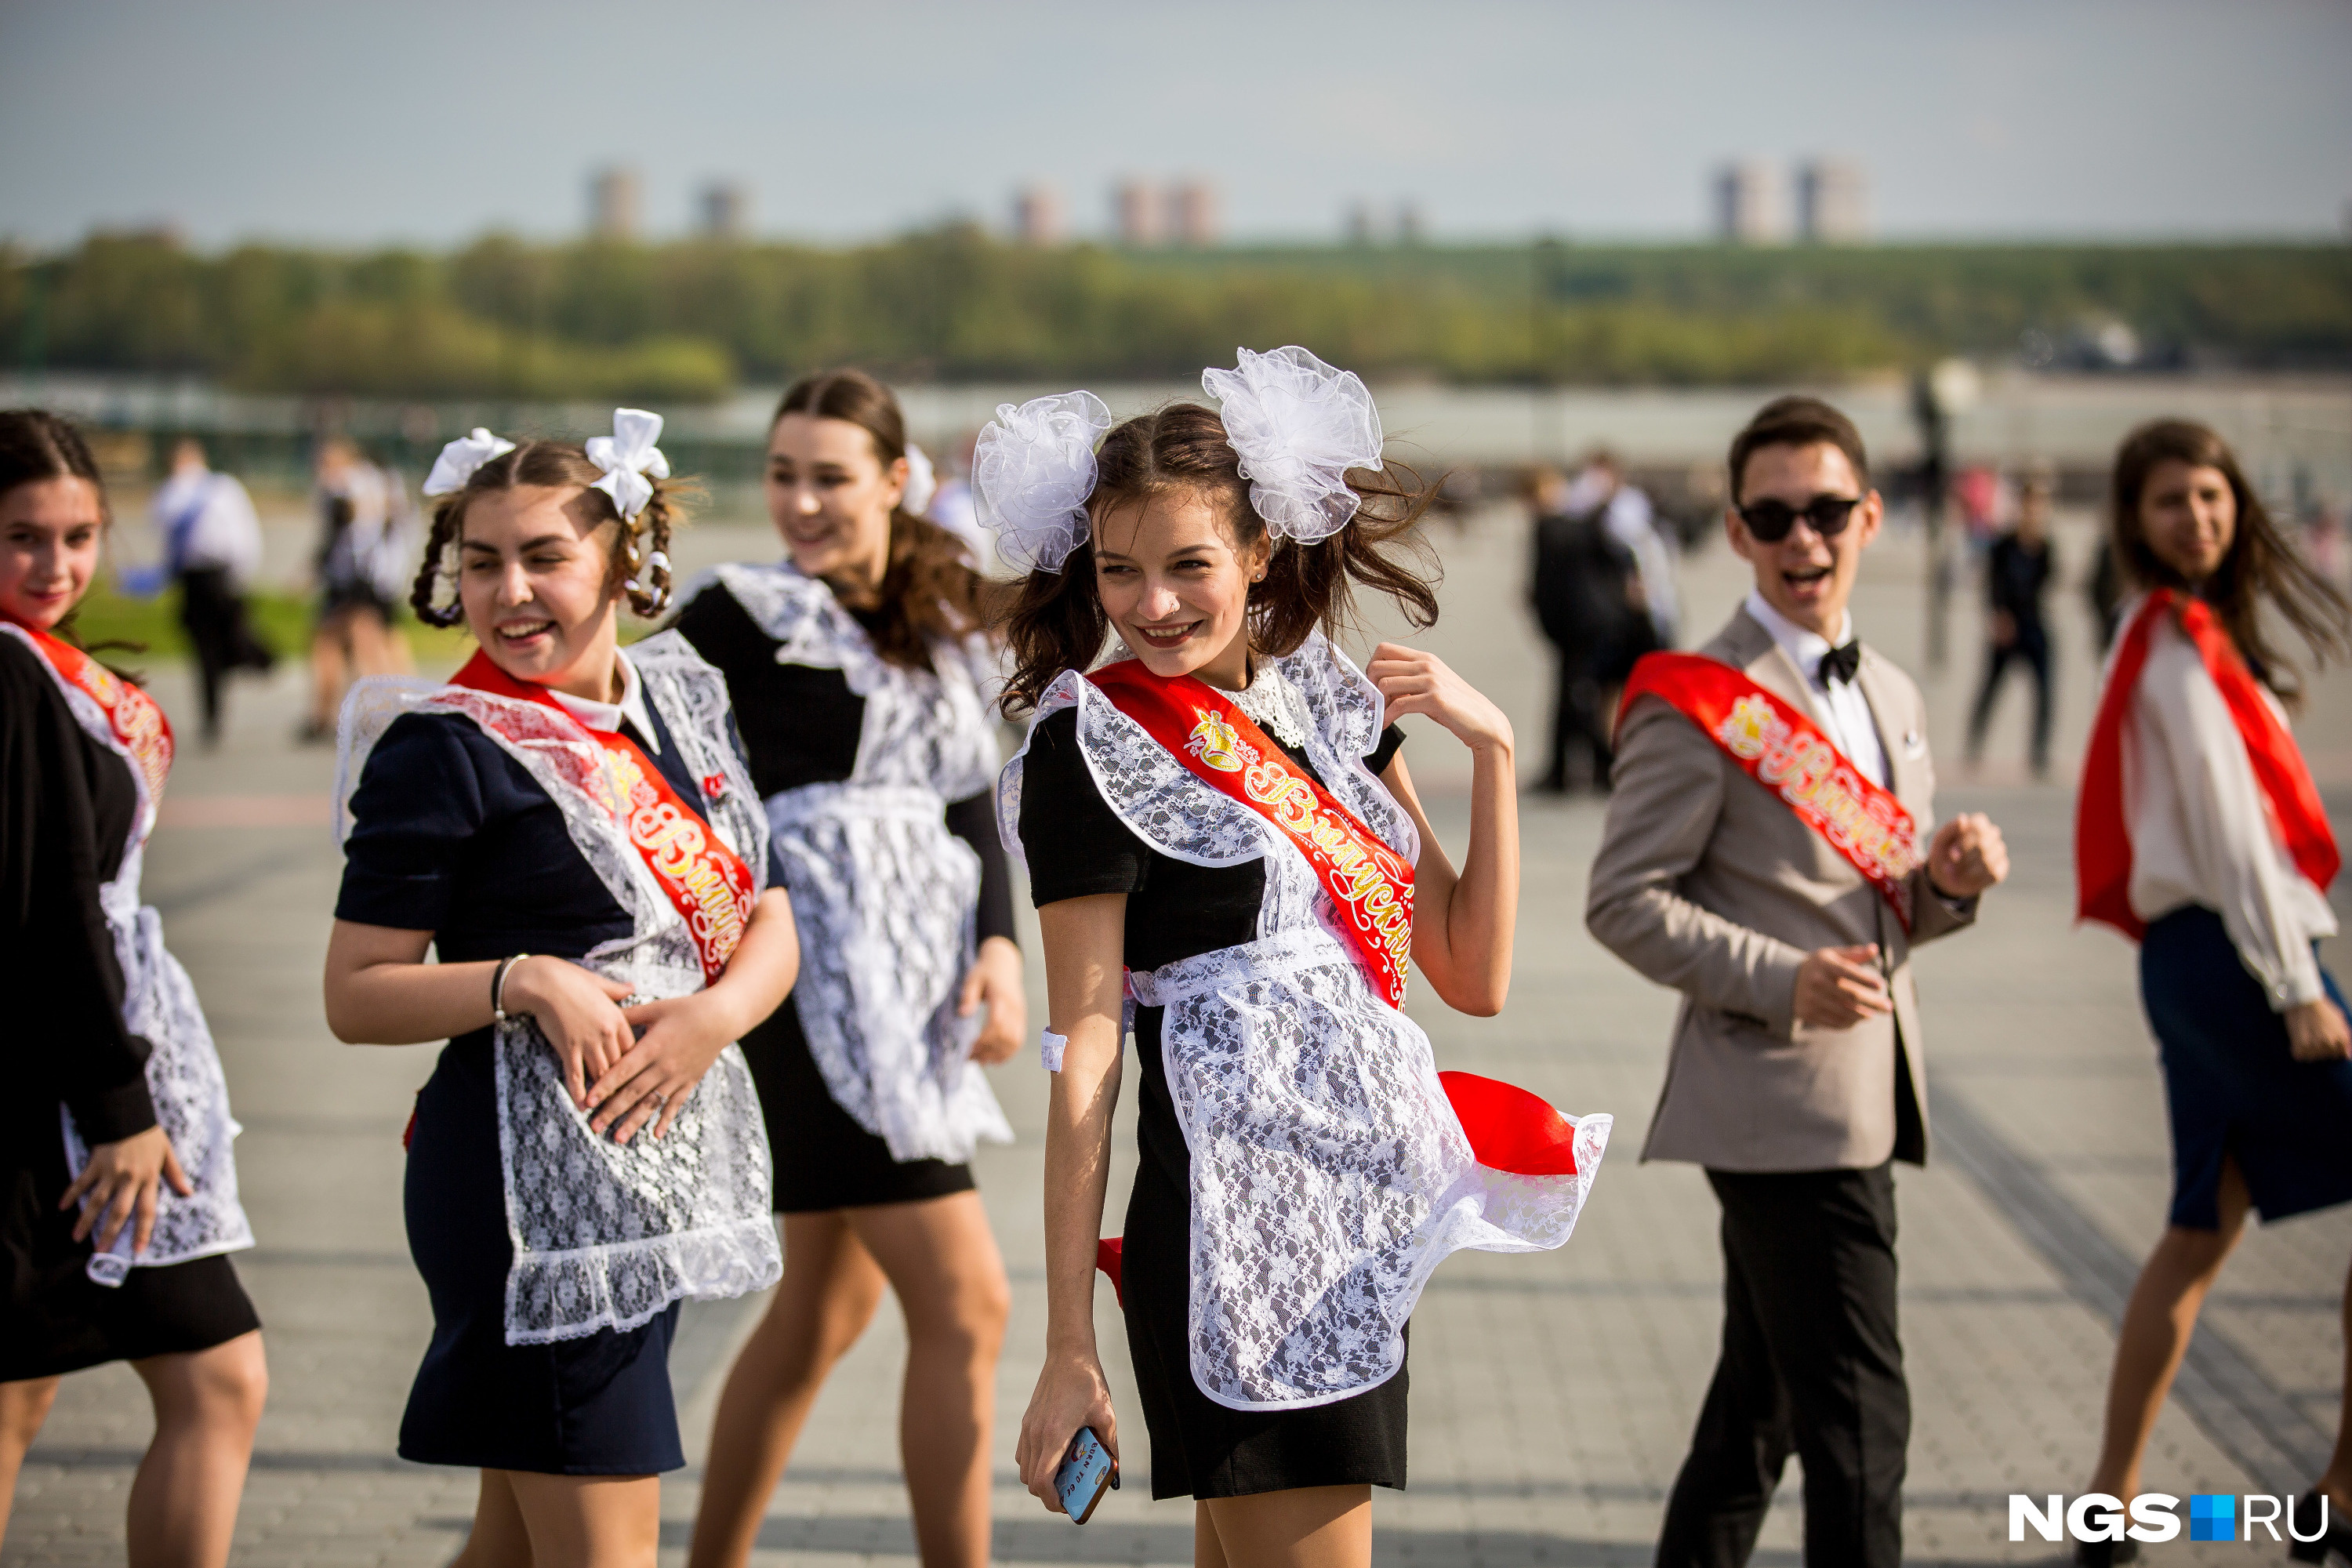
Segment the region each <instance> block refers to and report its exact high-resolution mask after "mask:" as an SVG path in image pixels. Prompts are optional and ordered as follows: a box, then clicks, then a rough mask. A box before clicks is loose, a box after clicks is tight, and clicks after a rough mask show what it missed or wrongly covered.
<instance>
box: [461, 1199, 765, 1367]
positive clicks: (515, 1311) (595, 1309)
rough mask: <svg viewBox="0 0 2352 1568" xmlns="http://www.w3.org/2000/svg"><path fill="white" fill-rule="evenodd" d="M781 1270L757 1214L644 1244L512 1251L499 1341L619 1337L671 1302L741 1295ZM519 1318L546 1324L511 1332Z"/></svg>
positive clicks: (762, 1286) (516, 1342) (524, 1342)
mask: <svg viewBox="0 0 2352 1568" xmlns="http://www.w3.org/2000/svg"><path fill="white" fill-rule="evenodd" d="M783 1271H784V1258H783V1248H782V1246H781V1245H780V1244H779V1243H778V1241H777V1239H776V1227H775V1223H774V1221H773V1220H772V1219H770V1218H768V1217H767V1216H764V1215H762V1216H761V1217H759V1218H756V1219H754V1218H748V1217H747V1218H744V1219H739V1220H733V1221H730V1222H729V1223H728V1224H726V1225H723V1226H708V1227H705V1228H703V1229H700V1230H688V1231H677V1232H673V1233H672V1234H670V1235H668V1236H664V1237H653V1238H651V1239H648V1240H645V1241H634V1242H609V1243H602V1244H599V1245H597V1246H593V1247H576V1248H572V1249H569V1250H564V1251H557V1252H540V1253H530V1254H524V1253H522V1252H520V1251H518V1252H517V1253H516V1256H515V1260H514V1263H513V1265H512V1267H510V1268H509V1269H508V1271H507V1324H506V1342H507V1343H509V1344H510V1345H530V1344H551V1343H553V1342H556V1341H558V1340H574V1339H583V1338H585V1337H586V1336H588V1335H590V1334H593V1333H595V1332H597V1331H599V1330H603V1329H611V1330H612V1331H614V1332H615V1333H626V1332H628V1331H630V1330H631V1329H635V1328H642V1327H643V1326H644V1325H646V1323H649V1322H651V1321H653V1320H654V1319H655V1318H656V1317H657V1316H659V1315H660V1314H661V1313H662V1312H664V1311H666V1310H668V1307H669V1304H670V1303H671V1302H672V1301H676V1300H697V1301H710V1300H724V1299H727V1298H730V1297H735V1296H748V1295H750V1294H751V1293H752V1292H753V1291H755V1290H764V1289H767V1288H768V1287H769V1286H771V1285H772V1284H774V1283H775V1282H776V1281H777V1280H778V1279H782V1277H783ZM567 1307H568V1308H570V1309H571V1310H563V1309H565V1308H567ZM523 1319H545V1320H550V1321H544V1322H543V1323H536V1324H534V1326H532V1327H530V1328H518V1327H517V1326H516V1324H517V1322H518V1321H519V1320H523Z"/></svg>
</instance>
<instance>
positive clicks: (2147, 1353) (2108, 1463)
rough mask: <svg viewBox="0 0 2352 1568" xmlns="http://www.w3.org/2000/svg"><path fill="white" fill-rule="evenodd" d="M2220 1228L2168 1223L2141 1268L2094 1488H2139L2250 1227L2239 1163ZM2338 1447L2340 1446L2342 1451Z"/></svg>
mask: <svg viewBox="0 0 2352 1568" xmlns="http://www.w3.org/2000/svg"><path fill="white" fill-rule="evenodd" d="M2219 1207H2220V1210H2221V1228H2220V1229H2219V1230H2187V1229H2184V1228H2182V1227H2181V1226H2169V1227H2168V1228H2167V1229H2166V1231H2165V1233H2164V1236H2163V1237H2162V1239H2160V1240H2159V1241H2158V1242H2157V1244H2156V1250H2155V1251H2154V1252H2153V1253H2150V1254H2149V1255H2148V1259H2147V1265H2146V1266H2145V1267H2144V1268H2141V1269H2140V1274H2139V1283H2138V1284H2137V1285H2135V1286H2133V1287H2132V1295H2131V1302H2130V1304H2129V1305H2127V1306H2126V1307H2125V1308H2124V1321H2123V1328H2122V1329H2121V1331H2119V1332H2118V1333H2117V1334H2116V1367H2115V1372H2114V1373H2113V1375H2112V1377H2111V1378H2110V1380H2109V1382H2108V1384H2107V1425H2106V1436H2105V1439H2104V1441H2102V1442H2101V1444H2100V1446H2099V1465H2098V1468H2097V1469H2096V1470H2095V1471H2093V1472H2092V1475H2091V1489H2092V1490H2094V1491H2102V1492H2105V1493H2107V1494H2108V1495H2110V1496H2112V1497H2120V1498H2127V1497H2131V1496H2133V1495H2134V1494H2136V1493H2137V1491H2138V1490H2139V1462H2140V1457H2141V1456H2142V1455H2143V1454H2145V1453H2146V1452H2147V1437H2148V1434H2149V1433H2150V1432H2152V1431H2154V1430H2155V1429H2156V1417H2157V1415H2158V1413H2159V1412H2160V1411H2162V1410H2163V1408H2164V1396H2165V1395H2166V1394H2168V1393H2169V1392H2170V1391H2171V1388H2172V1379H2173V1375H2174V1374H2175V1373H2178V1372H2179V1370H2180V1358H2181V1357H2182V1356H2184V1355H2186V1354H2187V1353H2188V1352H2189V1335H2190V1334H2191V1333H2192V1332H2194V1331H2196V1328H2197V1313H2198V1310H2199V1309H2200V1308H2201V1307H2203V1306H2204V1304H2205V1293H2206V1292H2207V1291H2209V1290H2210V1289H2212V1288H2213V1281H2214V1279H2216V1278H2218V1277H2219V1276H2220V1274H2221V1265H2222V1263H2223V1262H2224V1261H2225V1260H2226V1259H2227V1258H2229V1256H2230V1252H2231V1248H2233V1247H2236V1246H2237V1245H2238V1237H2240V1236H2241V1235H2242V1234H2244V1231H2245V1228H2246V1182H2245V1178H2244V1177H2243V1176H2242V1175H2240V1174H2239V1173H2238V1163H2237V1162H2236V1161H2234V1160H2230V1161H2226V1162H2224V1163H2223V1164H2222V1166H2221V1196H2220V1202H2219ZM2339 1452H2340V1450H2339Z"/></svg>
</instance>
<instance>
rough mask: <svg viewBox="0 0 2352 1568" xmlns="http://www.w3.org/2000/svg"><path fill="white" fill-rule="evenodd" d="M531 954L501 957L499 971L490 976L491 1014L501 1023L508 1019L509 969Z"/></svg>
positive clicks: (523, 953)
mask: <svg viewBox="0 0 2352 1568" xmlns="http://www.w3.org/2000/svg"><path fill="white" fill-rule="evenodd" d="M529 957H530V954H529V953H527V952H518V953H516V954H514V955H513V956H512V957H509V958H501V959H499V967H498V972H497V973H494V974H492V975H491V976H490V1016H491V1017H492V1018H494V1019H496V1020H497V1021H498V1022H499V1023H501V1024H503V1023H505V1022H506V1021H507V971H508V970H509V969H512V968H513V967H514V966H515V965H516V964H518V963H521V962H522V961H523V960H524V959H526V958H529Z"/></svg>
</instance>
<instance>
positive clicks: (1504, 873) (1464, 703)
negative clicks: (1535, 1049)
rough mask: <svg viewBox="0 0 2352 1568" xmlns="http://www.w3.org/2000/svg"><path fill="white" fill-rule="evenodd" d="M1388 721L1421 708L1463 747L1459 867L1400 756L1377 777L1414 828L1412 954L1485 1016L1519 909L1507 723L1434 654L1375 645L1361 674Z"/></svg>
mask: <svg viewBox="0 0 2352 1568" xmlns="http://www.w3.org/2000/svg"><path fill="white" fill-rule="evenodd" d="M1365 673H1367V674H1368V675H1370V677H1371V679H1372V682H1373V684H1374V685H1376V686H1378V687H1379V688H1380V690H1381V697H1382V698H1384V699H1385V700H1387V703H1388V718H1389V719H1390V720H1391V721H1395V720H1396V719H1398V718H1400V717H1402V715H1404V714H1407V713H1423V714H1426V715H1428V716H1429V717H1430V718H1432V719H1434V720H1436V721H1438V722H1439V723H1440V724H1443V725H1444V726H1445V728H1446V729H1447V730H1449V731H1452V732H1453V733H1454V736H1455V738H1456V739H1458V740H1460V741H1461V742H1462V743H1463V744H1464V745H1465V746H1467V747H1469V748H1470V758H1471V763H1470V770H1471V771H1470V850H1469V854H1468V856H1467V858H1466V859H1465V862H1464V865H1463V868H1462V870H1461V871H1460V872H1459V873H1456V872H1455V870H1454V863H1453V862H1452V861H1451V860H1449V859H1448V858H1446V855H1445V849H1444V846H1442V845H1441V844H1439V843H1438V841H1437V834H1436V832H1435V831H1434V830H1433V829H1432V828H1431V826H1430V825H1429V816H1428V814H1427V813H1425V812H1423V810H1422V807H1421V797H1420V796H1419V795H1416V794H1415V793H1414V792H1413V787H1412V775H1411V774H1410V773H1408V772H1407V771H1406V769H1405V765H1404V758H1403V757H1402V755H1399V756H1397V757H1396V758H1394V759H1393V760H1391V762H1390V763H1389V766H1388V771H1387V772H1385V773H1382V774H1381V782H1382V783H1383V784H1387V785H1388V787H1389V793H1390V794H1391V795H1394V796H1396V798H1397V804H1399V805H1402V806H1403V807H1404V808H1405V811H1406V812H1407V814H1409V815H1410V816H1412V825H1413V826H1414V827H1415V828H1417V829H1419V830H1420V833H1421V860H1420V863H1419V864H1417V865H1416V866H1414V867H1413V869H1412V961H1413V963H1415V964H1416V965H1417V966H1419V968H1420V970H1421V972H1422V973H1423V975H1425V976H1427V977H1428V980H1429V984H1430V986H1431V988H1432V989H1433V990H1434V991H1435V992H1436V993H1437V994H1438V995H1439V996H1440V997H1442V998H1444V1002H1445V1005H1447V1006H1449V1007H1452V1008H1454V1009H1455V1010H1456V1011H1457V1012H1463V1013H1469V1014H1474V1015H1475V1016H1479V1017H1491V1016H1494V1015H1495V1014H1496V1013H1499V1012H1501V1011H1502V1010H1503V1001H1504V998H1505V997H1506V996H1507V995H1508V994H1509V993H1510V989H1511V938H1512V933H1513V931H1514V930H1515V928H1516V927H1517V923H1518V911H1519V795H1518V780H1517V777H1516V776H1515V775H1514V773H1513V767H1514V761H1513V740H1512V735H1511V721H1509V720H1508V719H1507V718H1505V717H1504V716H1503V710H1501V709H1499V708H1497V707H1496V706H1495V704H1494V703H1493V702H1491V701H1489V700H1487V699H1486V697H1485V696H1484V695H1482V694H1481V693H1480V692H1478V691H1477V690H1476V689H1474V688H1473V687H1472V686H1471V685H1470V684H1469V682H1467V681H1465V680H1464V679H1462V678H1461V677H1460V676H1458V675H1456V674H1454V671H1453V670H1452V669H1450V668H1447V667H1446V665H1445V664H1444V661H1443V660H1441V659H1439V658H1437V657H1436V656H1435V655H1433V654H1428V653H1423V652H1422V651H1420V650H1419V649H1416V648H1410V647H1403V646H1402V645H1400V644H1397V643H1382V644H1381V646H1380V647H1379V648H1378V649H1376V650H1375V651H1374V652H1373V655H1372V662H1371V664H1370V667H1369V668H1367V670H1366V672H1365Z"/></svg>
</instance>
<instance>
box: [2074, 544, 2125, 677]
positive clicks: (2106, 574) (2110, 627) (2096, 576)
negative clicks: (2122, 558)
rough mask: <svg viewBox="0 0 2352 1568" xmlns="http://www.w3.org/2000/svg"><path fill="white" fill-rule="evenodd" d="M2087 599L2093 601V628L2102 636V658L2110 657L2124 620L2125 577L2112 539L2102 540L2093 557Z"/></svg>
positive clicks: (2086, 580)
mask: <svg viewBox="0 0 2352 1568" xmlns="http://www.w3.org/2000/svg"><path fill="white" fill-rule="evenodd" d="M2083 597H2084V599H2086V600H2087V601H2089V603H2090V607H2091V625H2092V626H2093V627H2095V629H2096V630H2097V632H2098V636H2099V657H2100V658H2102V659H2104V658H2106V657H2107V650H2108V649H2109V648H2111V647H2115V643H2116V623H2117V621H2119V620H2120V619H2121V618H2122V615H2123V605H2124V579H2123V573H2122V572H2121V571H2119V570H2118V569H2117V568H2116V547H2115V542H2114V541H2113V540H2112V539H2102V540H2101V541H2099V547H2098V550H2097V551H2096V552H2095V553H2094V554H2093V555H2092V557H2091V571H2090V574H2089V575H2088V576H2086V577H2084V579H2083Z"/></svg>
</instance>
